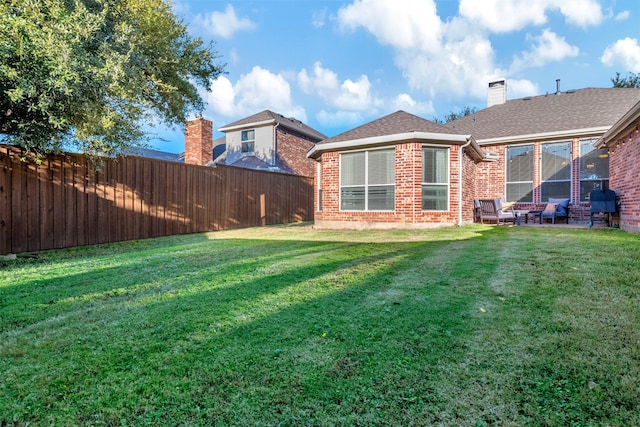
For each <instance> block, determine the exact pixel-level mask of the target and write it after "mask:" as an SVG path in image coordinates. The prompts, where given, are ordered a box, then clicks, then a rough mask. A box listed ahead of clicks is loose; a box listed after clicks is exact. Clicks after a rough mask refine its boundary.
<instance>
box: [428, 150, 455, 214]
mask: <svg viewBox="0 0 640 427" xmlns="http://www.w3.org/2000/svg"><path fill="white" fill-rule="evenodd" d="M422 210H428V211H446V210H449V149H448V148H435V147H424V148H423V149H422Z"/></svg>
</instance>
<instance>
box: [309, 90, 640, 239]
mask: <svg viewBox="0 0 640 427" xmlns="http://www.w3.org/2000/svg"><path fill="white" fill-rule="evenodd" d="M487 98H488V104H489V107H488V108H486V109H484V110H481V111H478V112H476V113H474V114H471V115H469V116H466V117H463V118H461V119H458V120H456V121H453V122H450V123H447V124H446V125H444V126H440V125H437V124H435V123H432V122H429V121H428V120H424V119H420V118H418V117H416V116H412V115H410V114H408V113H405V112H397V113H394V114H391V115H389V116H386V117H383V118H381V119H378V120H376V121H373V122H371V123H369V124H366V125H363V126H360V127H358V128H356V129H353V130H351V131H348V132H345V133H343V134H341V135H338V136H336V137H333V138H329V139H327V140H324V141H322V142H321V143H319V144H317V145H316V146H315V147H314V148H312V149H311V150H310V151H309V153H308V156H309V157H311V158H313V159H315V160H317V161H318V166H317V171H316V213H315V218H316V225H317V226H318V227H332V228H336V227H348V228H369V227H427V226H433V225H444V224H461V223H464V222H471V221H472V220H473V199H476V198H502V199H505V200H506V201H508V202H515V203H516V206H518V207H520V208H523V209H531V210H533V209H540V208H541V207H542V206H543V205H544V204H545V202H546V201H547V200H548V199H549V198H550V197H551V198H567V199H570V201H571V202H570V203H571V206H570V215H571V220H573V221H586V220H587V219H588V216H589V202H588V194H589V192H590V191H591V190H593V189H594V188H596V187H598V186H599V185H600V183H601V182H602V181H605V183H606V182H607V181H608V179H609V157H608V156H609V153H608V152H607V150H606V149H604V148H596V147H595V146H594V143H595V142H596V141H597V140H598V138H600V137H601V136H602V135H603V134H605V132H607V131H608V130H609V129H611V128H612V126H613V125H614V124H615V123H616V122H617V121H618V120H619V119H620V118H621V117H622V116H624V115H625V113H626V112H627V111H629V109H630V108H631V107H633V106H634V105H635V104H636V103H637V102H638V101H640V90H638V89H624V88H610V89H580V90H572V91H566V92H561V91H560V90H559V82H558V91H557V92H556V93H554V94H547V95H542V96H535V97H526V98H521V99H515V100H509V101H507V100H506V80H504V79H499V80H496V81H494V82H491V83H490V84H489V93H488V97H487ZM459 158H461V159H462V161H461V162H459V161H458V160H459ZM611 187H612V189H614V190H615V188H614V186H613V185H612V186H611Z"/></svg>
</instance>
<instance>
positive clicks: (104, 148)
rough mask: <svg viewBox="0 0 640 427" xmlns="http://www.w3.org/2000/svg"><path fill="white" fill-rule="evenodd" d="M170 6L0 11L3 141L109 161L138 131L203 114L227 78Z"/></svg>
mask: <svg viewBox="0 0 640 427" xmlns="http://www.w3.org/2000/svg"><path fill="white" fill-rule="evenodd" d="M213 47H214V45H213V43H209V44H205V43H204V42H203V41H202V40H201V39H200V38H193V37H191V36H190V35H189V34H188V33H187V28H186V26H185V25H184V24H183V23H182V21H180V20H179V19H178V18H177V17H176V16H175V15H174V14H173V12H172V11H171V6H170V4H169V3H168V1H167V0H37V1H34V0H6V1H3V2H0V134H2V135H0V139H4V140H6V141H7V142H9V143H11V144H14V145H18V146H21V147H23V148H24V149H25V150H27V151H32V152H35V153H46V152H52V151H59V150H61V149H63V148H65V149H66V148H69V147H70V146H71V147H75V148H77V149H79V150H80V151H82V152H85V153H89V154H104V155H114V154H117V153H120V152H123V151H127V149H129V148H132V147H136V146H142V145H144V141H145V138H144V132H143V126H144V125H145V124H149V123H153V122H157V121H158V120H160V121H162V122H165V123H166V124H168V125H169V126H175V125H181V124H183V123H184V121H185V119H186V117H187V116H188V115H189V114H191V113H193V112H199V111H202V109H203V107H204V103H203V100H202V98H201V97H200V95H199V94H198V86H202V87H204V88H205V89H206V90H210V89H211V86H210V82H211V80H212V79H215V78H217V77H218V76H219V75H220V74H221V73H223V72H224V65H221V64H216V63H214V62H215V61H216V59H217V58H218V57H217V53H216V52H215V50H214V49H213Z"/></svg>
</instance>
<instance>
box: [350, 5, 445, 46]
mask: <svg viewBox="0 0 640 427" xmlns="http://www.w3.org/2000/svg"><path fill="white" fill-rule="evenodd" d="M338 22H339V23H340V26H341V27H342V28H343V29H350V30H355V29H357V28H358V27H363V28H365V29H366V30H367V31H369V32H370V33H371V34H373V35H374V36H375V37H376V38H377V39H378V41H379V42H380V43H382V44H384V45H390V46H393V47H395V48H400V49H408V48H419V49H421V50H425V51H429V50H430V49H431V47H433V46H438V45H439V44H440V39H441V36H442V21H441V20H440V17H439V16H438V14H437V12H436V5H435V3H434V1H433V0H405V1H393V0H385V1H379V0H355V1H354V2H353V3H352V4H350V5H349V6H346V7H343V8H341V9H340V10H339V11H338Z"/></svg>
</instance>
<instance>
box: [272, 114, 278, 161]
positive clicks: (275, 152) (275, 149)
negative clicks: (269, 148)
mask: <svg viewBox="0 0 640 427" xmlns="http://www.w3.org/2000/svg"><path fill="white" fill-rule="evenodd" d="M278 126H280V122H276V125H275V126H274V127H273V160H272V161H271V163H272V164H271V166H274V167H275V166H276V165H277V164H278V161H277V156H278Z"/></svg>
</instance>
